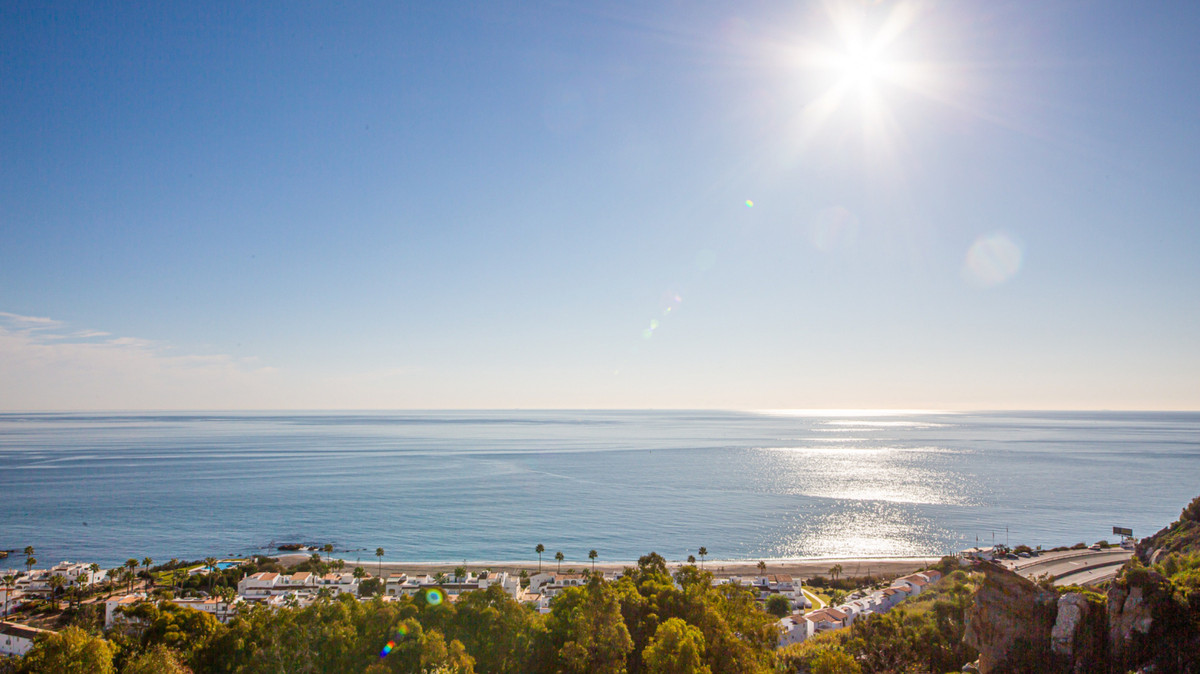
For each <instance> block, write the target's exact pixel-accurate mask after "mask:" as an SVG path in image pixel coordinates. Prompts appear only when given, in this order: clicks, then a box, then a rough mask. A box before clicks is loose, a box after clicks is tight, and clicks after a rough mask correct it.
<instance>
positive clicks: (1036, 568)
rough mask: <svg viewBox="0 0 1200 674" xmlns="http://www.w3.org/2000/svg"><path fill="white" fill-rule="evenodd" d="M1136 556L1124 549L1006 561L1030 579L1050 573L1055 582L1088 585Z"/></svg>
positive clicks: (1115, 570)
mask: <svg viewBox="0 0 1200 674" xmlns="http://www.w3.org/2000/svg"><path fill="white" fill-rule="evenodd" d="M1132 555H1133V552H1132V551H1130V550H1123V549H1120V548H1109V549H1107V550H1071V551H1067V552H1057V553H1054V552H1050V553H1045V554H1043V555H1042V556H1040V557H1034V558H1031V559H1021V560H1017V561H1013V560H1004V562H1003V564H1004V566H1006V567H1008V568H1009V569H1012V570H1013V571H1016V572H1017V573H1019V574H1020V575H1022V576H1025V577H1026V578H1034V577H1036V576H1042V575H1047V576H1050V578H1051V579H1053V581H1054V584H1055V585H1085V584H1089V583H1096V582H1099V581H1102V580H1107V579H1108V578H1110V577H1112V576H1113V575H1115V574H1116V572H1117V570H1118V569H1120V568H1121V565H1122V564H1124V563H1125V562H1126V561H1127V560H1128V559H1129V558H1130V557H1131V556H1132Z"/></svg>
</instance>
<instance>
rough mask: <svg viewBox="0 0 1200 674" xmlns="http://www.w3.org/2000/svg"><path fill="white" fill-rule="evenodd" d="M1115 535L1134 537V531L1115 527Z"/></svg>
mask: <svg viewBox="0 0 1200 674" xmlns="http://www.w3.org/2000/svg"><path fill="white" fill-rule="evenodd" d="M1113 533H1114V534H1117V535H1119V536H1129V537H1130V538H1132V537H1133V529H1126V528H1125V527H1113Z"/></svg>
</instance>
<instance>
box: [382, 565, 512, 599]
mask: <svg viewBox="0 0 1200 674" xmlns="http://www.w3.org/2000/svg"><path fill="white" fill-rule="evenodd" d="M493 585H499V586H500V587H501V589H503V590H504V591H505V592H506V593H507V594H508V595H509V596H510V597H512V598H514V599H517V600H518V601H519V600H521V599H522V598H523V595H524V590H523V589H522V588H521V579H520V578H518V577H516V576H513V575H511V574H509V573H489V572H486V571H485V572H483V573H480V574H475V573H471V572H468V573H467V575H465V576H461V577H460V576H449V577H443V580H442V581H441V582H438V581H437V579H435V578H434V577H433V576H429V575H425V576H412V577H410V576H408V575H407V574H403V573H402V574H399V575H393V576H389V577H388V579H387V582H386V584H385V585H384V593H385V594H387V595H388V596H392V597H397V596H400V595H414V594H416V593H418V592H420V591H421V590H423V589H426V590H427V589H433V588H437V589H439V590H441V591H442V592H444V593H445V594H446V597H447V598H449V599H455V598H457V597H458V596H459V595H460V594H462V593H464V592H474V591H476V590H486V589H488V588H489V587H491V586H493ZM530 587H533V586H532V582H531V584H530Z"/></svg>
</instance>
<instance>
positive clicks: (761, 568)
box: [758, 560, 767, 573]
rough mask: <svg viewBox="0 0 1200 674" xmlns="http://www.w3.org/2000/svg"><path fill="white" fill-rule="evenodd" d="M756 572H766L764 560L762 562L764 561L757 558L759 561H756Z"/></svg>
mask: <svg viewBox="0 0 1200 674" xmlns="http://www.w3.org/2000/svg"><path fill="white" fill-rule="evenodd" d="M758 572H759V573H766V572H767V563H766V562H764V561H762V560H759V562H758Z"/></svg>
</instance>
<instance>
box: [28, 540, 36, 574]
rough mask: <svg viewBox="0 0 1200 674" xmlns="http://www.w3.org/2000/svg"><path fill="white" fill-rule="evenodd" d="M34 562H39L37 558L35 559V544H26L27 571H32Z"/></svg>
mask: <svg viewBox="0 0 1200 674" xmlns="http://www.w3.org/2000/svg"><path fill="white" fill-rule="evenodd" d="M34 564H37V560H36V559H34V557H33V546H32V545H26V546H25V573H29V572H30V571H32V570H33V565H34Z"/></svg>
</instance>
